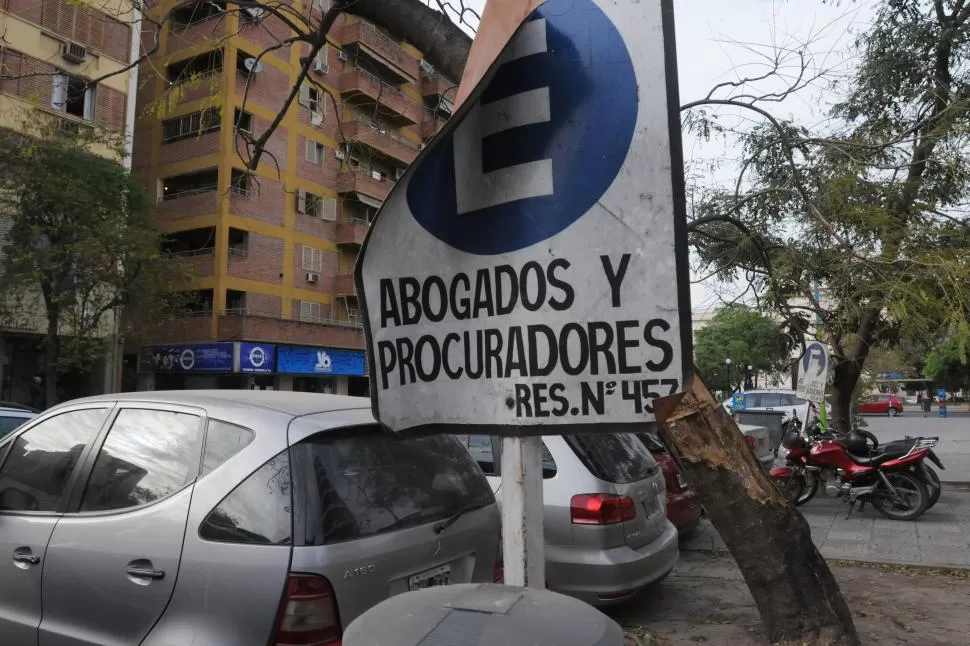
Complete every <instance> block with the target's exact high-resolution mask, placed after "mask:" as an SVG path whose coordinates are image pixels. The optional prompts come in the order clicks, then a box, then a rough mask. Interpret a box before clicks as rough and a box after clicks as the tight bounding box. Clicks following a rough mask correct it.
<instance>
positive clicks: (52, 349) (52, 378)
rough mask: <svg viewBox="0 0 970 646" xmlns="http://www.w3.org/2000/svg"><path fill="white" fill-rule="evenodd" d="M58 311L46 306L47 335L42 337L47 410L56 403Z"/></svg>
mask: <svg viewBox="0 0 970 646" xmlns="http://www.w3.org/2000/svg"><path fill="white" fill-rule="evenodd" d="M59 321H60V311H59V310H58V308H57V307H54V306H52V305H50V304H48V306H47V335H46V336H45V337H44V350H45V351H44V403H45V405H46V406H47V408H50V407H51V406H54V405H55V404H57V403H58V401H57V400H58V396H57V363H58V359H59V358H60V356H61V337H60V335H58V333H57V332H58V329H57V328H58V322H59Z"/></svg>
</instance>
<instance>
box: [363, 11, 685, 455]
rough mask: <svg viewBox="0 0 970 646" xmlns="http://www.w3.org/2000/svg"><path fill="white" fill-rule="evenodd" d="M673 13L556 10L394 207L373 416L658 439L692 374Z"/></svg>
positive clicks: (375, 259)
mask: <svg viewBox="0 0 970 646" xmlns="http://www.w3.org/2000/svg"><path fill="white" fill-rule="evenodd" d="M673 52H674V43H673V17H672V8H671V2H670V1H669V0H639V1H638V0H548V1H547V2H544V3H542V4H541V5H540V6H539V7H538V8H537V9H535V10H534V11H533V12H532V13H531V14H530V15H529V16H528V18H526V20H525V22H524V23H523V24H522V26H521V27H520V28H519V29H518V31H517V32H516V34H515V35H514V36H513V37H512V39H511V40H510V41H509V43H508V45H507V46H506V47H505V49H504V50H503V51H502V53H501V55H500V56H499V57H498V59H497V60H496V61H495V63H494V64H493V65H492V67H491V68H490V69H489V72H488V73H487V74H486V75H485V76H484V78H483V79H482V81H481V83H479V85H478V86H477V87H476V89H475V90H474V91H473V92H472V93H471V94H470V95H469V97H468V99H467V100H466V101H465V102H464V103H463V104H462V106H461V108H460V109H459V110H458V112H457V113H456V114H455V116H454V117H453V118H452V120H451V121H450V122H449V123H448V125H447V126H446V128H445V129H444V131H443V132H442V133H441V134H439V136H438V137H437V138H436V139H435V140H434V141H433V142H432V143H431V145H430V146H429V147H428V149H427V150H425V151H424V153H423V154H422V155H421V156H420V157H419V158H418V160H417V161H416V162H415V163H414V164H413V165H412V167H411V168H410V169H409V170H408V172H407V173H406V174H405V176H404V177H403V178H402V179H401V180H400V181H399V182H398V184H397V186H396V187H395V188H394V190H393V191H392V192H391V195H390V196H389V198H388V200H387V201H386V203H385V205H384V207H383V208H382V209H381V211H380V213H379V214H378V217H377V219H376V220H375V221H374V223H373V225H372V226H371V229H370V232H369V234H368V237H367V239H366V241H365V243H364V248H363V250H362V251H361V257H360V260H359V261H358V264H357V268H356V281H357V290H358V294H359V295H360V298H361V300H362V306H363V309H364V312H365V315H366V330H367V342H368V358H369V361H370V362H371V363H370V373H369V374H370V378H371V394H372V398H373V406H374V411H375V415H376V416H377V418H378V419H379V420H380V421H381V423H383V424H385V425H386V426H388V427H389V428H391V429H394V430H396V431H402V432H403V431H407V432H436V431H446V430H448V429H449V428H453V427H454V425H464V426H477V427H483V428H484V427H488V429H489V432H495V433H499V434H503V435H513V436H515V435H528V434H539V433H549V432H550V427H555V428H556V431H557V432H560V433H564V432H587V431H595V430H597V429H599V428H604V427H603V426H599V425H602V424H608V425H609V426H608V428H609V429H610V430H618V426H617V425H631V426H630V430H632V428H633V426H632V425H637V426H636V427H637V428H641V429H642V428H643V425H644V424H645V423H648V422H651V421H653V419H654V416H653V405H652V404H653V400H654V399H656V398H657V397H660V396H665V395H669V394H673V393H674V392H677V391H680V390H681V389H682V388H683V385H684V381H685V380H686V379H687V378H688V376H689V373H690V366H691V360H692V357H691V348H690V335H691V327H690V305H689V281H688V269H687V251H686V244H687V241H686V218H685V213H684V206H683V205H684V196H683V164H682V159H681V150H680V118H679V107H678V96H677V86H676V67H675V62H674V56H673Z"/></svg>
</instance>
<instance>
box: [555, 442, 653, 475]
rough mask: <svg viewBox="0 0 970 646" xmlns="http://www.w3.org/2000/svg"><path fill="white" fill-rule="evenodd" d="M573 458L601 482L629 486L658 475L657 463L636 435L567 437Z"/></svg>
mask: <svg viewBox="0 0 970 646" xmlns="http://www.w3.org/2000/svg"><path fill="white" fill-rule="evenodd" d="M565 437H566V443H567V444H569V446H570V448H572V450H573V452H575V453H576V456H577V457H578V458H579V459H580V460H581V461H582V463H583V464H584V465H586V468H587V469H589V472H590V473H592V474H593V475H594V476H596V477H597V478H599V479H600V480H604V481H606V482H612V483H614V484H628V483H631V482H638V481H640V480H645V479H646V478H649V477H650V476H652V475H653V474H654V473H656V472H657V462H656V460H654V459H653V456H652V455H650V452H649V451H648V450H647V447H645V446H644V445H643V442H641V441H640V440H639V439H637V436H636V435H635V434H630V433H595V434H589V435H567V436H565Z"/></svg>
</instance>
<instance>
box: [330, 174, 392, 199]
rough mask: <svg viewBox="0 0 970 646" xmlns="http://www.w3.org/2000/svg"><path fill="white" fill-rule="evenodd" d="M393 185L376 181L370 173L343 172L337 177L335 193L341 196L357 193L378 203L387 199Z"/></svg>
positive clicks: (384, 180) (380, 180)
mask: <svg viewBox="0 0 970 646" xmlns="http://www.w3.org/2000/svg"><path fill="white" fill-rule="evenodd" d="M393 185H394V184H393V182H389V181H387V180H386V179H377V178H376V177H374V175H373V174H372V173H371V171H366V170H363V169H357V170H345V171H342V172H341V173H339V174H338V175H337V192H338V193H340V194H341V195H344V194H346V193H359V194H360V195H363V196H365V197H369V198H371V199H372V200H377V201H378V202H383V201H384V200H386V199H387V194H388V193H390V192H391V186H393Z"/></svg>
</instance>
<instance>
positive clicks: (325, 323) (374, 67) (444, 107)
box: [134, 0, 456, 395]
mask: <svg viewBox="0 0 970 646" xmlns="http://www.w3.org/2000/svg"><path fill="white" fill-rule="evenodd" d="M292 4H293V6H294V9H295V10H297V11H299V12H303V13H304V14H305V13H310V15H311V23H314V24H316V22H317V21H319V20H320V18H321V16H322V14H321V11H323V10H324V9H326V7H327V5H328V3H326V2H321V0H302V2H301V0H295V1H294V2H293V3H292ZM169 5H170V3H160V4H159V5H158V8H157V11H159V12H163V11H167V10H168V8H169ZM227 9H228V10H227ZM290 36H292V34H291V32H290V31H289V28H288V27H287V26H286V25H285V24H284V23H283V22H282V21H280V20H279V19H277V18H276V17H275V16H273V15H271V14H270V13H268V12H263V13H262V14H259V13H258V12H257V15H252V14H250V13H248V12H245V11H237V10H234V9H233V5H226V4H225V3H224V2H220V1H210V0H205V1H201V0H200V2H199V3H197V4H196V5H194V6H190V7H187V8H185V10H184V11H181V12H177V13H176V14H175V15H174V20H172V21H169V22H168V23H166V25H165V26H164V28H163V29H162V31H161V32H160V33H157V34H155V33H151V34H144V35H143V37H144V38H145V39H146V41H148V40H151V41H152V42H154V40H153V39H155V38H157V39H158V42H159V50H158V53H157V55H156V56H154V57H153V58H152V61H151V65H147V66H144V67H143V71H142V82H141V83H140V87H139V91H138V105H139V107H138V112H139V115H140V116H139V119H138V121H137V123H136V130H135V148H134V167H135V170H136V172H137V173H138V174H139V175H140V176H141V177H143V178H144V181H145V182H146V185H147V186H148V187H149V189H150V190H151V191H153V192H155V193H156V194H157V196H158V200H159V204H160V213H161V226H162V229H163V231H164V233H165V239H164V241H163V252H165V253H167V254H170V255H172V256H173V258H180V259H182V260H183V261H186V262H188V263H189V264H190V266H191V267H192V270H193V272H194V285H193V289H192V292H191V294H189V296H190V300H191V302H192V303H193V305H192V306H190V307H188V308H187V310H186V311H185V312H184V314H183V315H180V316H179V317H178V320H176V321H175V322H173V323H172V324H171V325H170V326H168V327H167V329H166V330H165V332H164V334H162V336H161V337H160V338H158V339H157V340H156V343H155V344H154V345H153V346H152V347H151V348H148V349H143V351H142V361H141V362H140V364H141V366H142V369H143V375H142V379H141V382H142V383H141V386H140V387H142V388H149V387H156V388H194V387H220V388H253V387H257V388H280V389H287V390H288V389H298V390H313V391H322V392H340V393H347V392H349V393H351V394H361V395H363V394H366V391H367V383H366V378H365V375H364V365H365V362H364V361H363V351H364V337H363V331H362V326H361V322H360V317H359V315H358V310H357V298H356V294H355V292H354V289H353V283H352V280H351V278H350V276H351V273H352V271H353V267H354V263H355V261H356V258H357V253H358V251H359V249H360V245H361V243H362V242H363V239H364V236H365V235H366V232H367V227H368V224H369V222H370V221H371V219H372V218H373V217H374V215H375V213H376V210H377V208H378V207H379V206H380V204H381V202H382V200H384V199H385V198H386V197H387V194H388V192H389V191H390V189H391V187H392V186H393V184H394V181H395V180H396V179H397V178H399V177H400V176H401V175H402V174H403V172H404V169H405V168H406V167H407V165H408V164H409V163H411V162H412V161H414V159H415V158H416V157H417V155H418V153H419V152H420V150H421V148H422V147H423V144H424V142H425V141H426V140H427V139H428V138H429V137H430V136H433V134H434V133H435V131H436V129H437V128H440V126H441V124H443V123H444V120H445V119H447V117H448V116H449V114H450V111H451V104H450V102H449V100H448V99H449V98H451V97H452V96H453V95H454V91H455V89H456V88H455V87H454V85H455V84H454V83H451V82H450V81H448V80H447V79H443V78H442V77H440V76H439V75H437V74H436V73H435V72H434V70H433V69H432V68H431V66H430V65H428V64H427V63H426V62H424V61H423V59H422V54H421V52H419V51H418V50H417V49H415V48H414V47H412V46H411V45H409V44H408V43H405V42H401V41H400V40H399V39H397V38H396V37H395V36H394V35H393V34H392V33H391V32H390V31H388V30H387V29H386V28H385V27H383V26H377V25H373V24H371V23H368V22H364V21H361V20H360V19H357V18H355V17H350V16H341V17H340V18H338V20H337V22H336V24H335V25H334V27H333V28H332V29H331V31H330V34H329V35H328V45H327V46H326V47H325V48H324V49H323V50H322V51H321V52H320V54H319V55H318V56H317V57H316V59H315V60H314V61H313V63H312V71H311V75H310V81H309V82H306V83H304V84H303V86H302V87H301V88H300V90H299V92H298V96H297V100H295V101H294V102H293V105H292V106H291V108H290V110H289V111H288V112H287V113H286V114H285V115H284V116H283V119H282V121H281V123H280V126H279V128H278V129H277V130H276V131H275V132H274V133H273V134H272V136H271V137H270V138H269V141H268V144H267V146H266V152H265V154H264V155H263V157H262V159H261V161H260V164H259V167H258V169H257V170H256V172H255V173H254V174H252V175H247V174H246V173H245V172H244V169H245V167H246V162H245V161H244V159H243V158H242V157H241V156H240V152H241V151H244V150H245V145H244V139H245V137H254V138H256V137H259V136H260V135H261V134H262V133H263V132H265V130H266V128H267V126H268V124H269V123H270V122H271V121H272V120H273V119H274V118H275V117H276V115H277V112H278V110H279V108H280V106H281V104H282V99H283V97H285V96H286V95H287V93H288V92H290V91H291V89H292V88H293V87H294V84H295V82H296V79H297V76H298V72H299V66H300V60H301V57H305V56H306V55H307V54H308V52H309V48H308V46H307V45H306V44H304V43H298V44H295V45H293V46H287V47H279V48H276V49H271V50H269V51H266V50H267V48H271V47H273V46H275V45H278V44H279V42H280V41H281V40H285V39H286V38H288V37H290ZM256 57H259V64H258V65H257V64H256V63H255V59H256ZM149 70H150V71H149ZM254 346H258V347H259V348H261V350H259V351H258V352H257V353H256V355H254V356H256V357H257V358H263V357H264V356H269V355H272V356H273V357H274V358H275V362H274V363H272V365H268V363H269V362H267V361H265V360H263V361H262V365H261V366H259V367H258V368H254V367H253V366H251V365H249V366H248V367H247V362H248V355H247V348H250V349H251V348H252V347H254ZM264 351H265V352H267V353H268V354H266V355H263V354H260V353H261V352H264ZM183 355H184V356H185V357H186V359H185V361H183V362H177V361H176V362H173V361H172V360H171V357H174V356H179V357H181V356H183ZM202 355H205V356H213V357H214V356H216V355H219V356H221V357H222V359H221V360H218V361H216V360H213V361H214V362H215V363H214V364H213V365H208V364H207V365H206V367H204V368H203V367H202V364H204V363H205V362H204V361H203V362H200V361H196V360H195V359H194V358H195V357H197V356H202ZM297 356H299V357H303V359H300V360H296V359H292V358H293V357H297ZM165 357H169V359H168V360H166V359H165ZM190 357H192V359H190ZM287 357H290V359H288V358H287ZM306 357H310V358H313V359H314V361H313V365H309V364H307V363H306V361H308V359H306ZM335 358H339V359H341V360H340V361H338V360H337V359H335ZM291 359H292V360H291ZM343 359H346V361H343ZM301 361H302V362H303V363H300V362H301ZM338 364H339V365H340V367H339V368H338V367H337V366H338ZM328 365H329V366H330V367H329V368H328V367H327V366H328ZM186 366H188V367H186Z"/></svg>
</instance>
